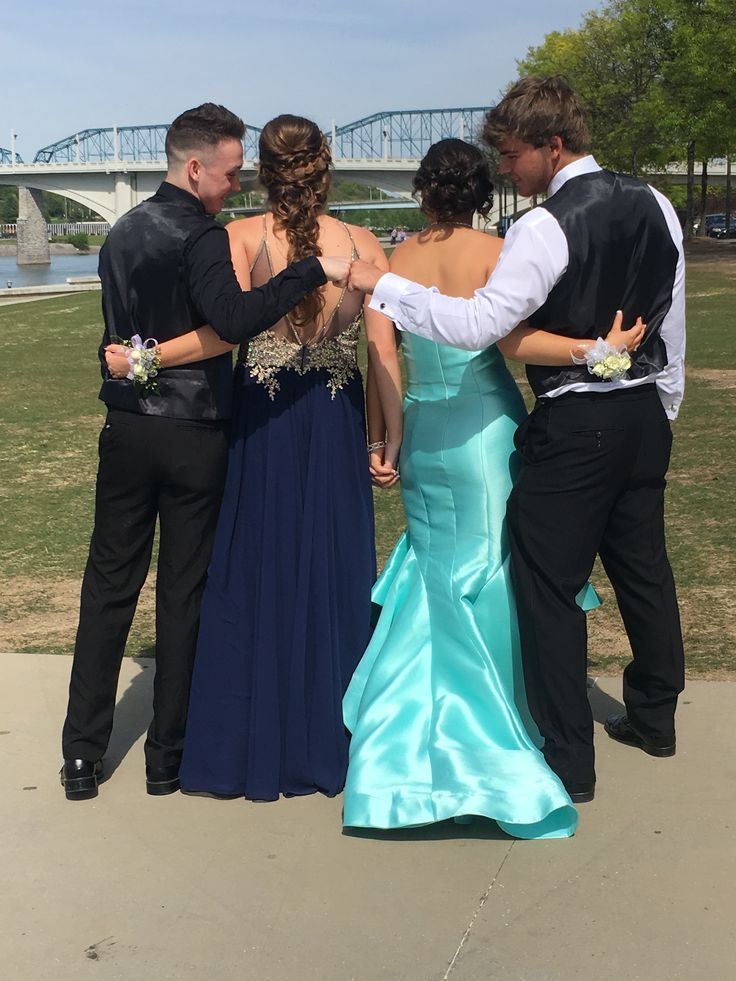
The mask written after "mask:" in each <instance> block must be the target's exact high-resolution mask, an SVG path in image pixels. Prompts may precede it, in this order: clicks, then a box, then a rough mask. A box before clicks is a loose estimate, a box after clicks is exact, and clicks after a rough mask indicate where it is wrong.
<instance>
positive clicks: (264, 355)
mask: <svg viewBox="0 0 736 981" xmlns="http://www.w3.org/2000/svg"><path fill="white" fill-rule="evenodd" d="M361 317H362V313H360V314H358V316H357V317H356V318H355V320H354V321H353V322H352V323H351V324H350V326H349V327H346V328H345V330H343V331H342V332H341V333H339V334H337V335H336V336H335V337H329V338H327V339H326V340H323V341H320V342H319V343H318V344H306V345H301V344H297V343H296V342H294V341H291V340H289V339H288V338H285V337H281V336H280V335H279V334H274V333H273V331H270V330H265V331H264V332H263V333H262V334H259V335H258V336H257V337H254V338H253V340H252V341H250V342H249V343H248V346H247V348H245V345H244V346H243V347H242V348H241V349H240V355H239V360H240V362H241V363H242V364H244V365H245V366H246V368H248V369H249V371H250V375H251V377H252V378H254V379H255V380H256V381H257V382H259V383H260V384H261V385H263V386H264V388H265V389H266V391H267V392H268V395H269V398H270V399H271V400H272V401H273V399H274V398H275V397H276V392H278V391H279V389H280V387H281V386H280V384H279V380H278V378H277V377H276V375H277V374H278V372H279V371H281V370H282V368H288V369H289V370H290V371H296V372H297V374H299V375H305V374H306V373H307V372H308V371H315V370H317V369H320V368H324V369H325V370H326V371H327V372H328V376H329V377H328V380H327V388H329V390H330V394H331V397H332V398H333V399H334V398H335V395H336V394H337V392H338V390H339V389H341V388H344V387H345V385H347V383H348V382H349V381H350V380H351V379H352V378H353V377H354V376H355V375H356V373H357V371H358V359H357V348H358V337H359V335H360V321H361ZM244 348H245V349H244Z"/></svg>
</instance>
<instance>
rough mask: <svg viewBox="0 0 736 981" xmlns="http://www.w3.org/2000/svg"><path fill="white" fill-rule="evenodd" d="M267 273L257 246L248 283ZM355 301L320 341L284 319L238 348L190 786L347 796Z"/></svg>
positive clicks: (364, 609)
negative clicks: (305, 339)
mask: <svg viewBox="0 0 736 981" xmlns="http://www.w3.org/2000/svg"><path fill="white" fill-rule="evenodd" d="M264 246H265V242H264ZM270 265H271V263H270V255H269V253H268V248H267V246H266V247H264V248H262V250H261V252H259V256H258V258H257V259H256V261H255V263H254V265H253V269H252V275H253V281H254V283H256V285H257V283H258V282H259V281H263V280H265V279H266V278H267V277H268V275H270ZM361 299H362V298H361V297H360V295H359V294H350V293H348V294H345V295H344V296H343V302H341V303H340V304H339V305H338V307H337V309H336V311H335V314H334V316H332V317H331V319H330V321H329V322H328V325H327V329H326V330H322V332H321V333H320V335H319V337H318V338H317V342H316V343H313V344H309V345H307V346H306V347H304V346H302V345H300V344H299V343H297V341H296V338H295V336H291V334H293V328H292V325H291V324H290V323H289V322H288V320H285V321H282V322H281V323H280V324H279V325H276V327H275V328H273V329H272V330H270V331H266V332H265V333H264V334H262V335H260V336H259V337H258V338H256V339H255V341H253V342H251V344H250V345H249V348H248V350H247V352H241V359H242V360H241V363H240V364H239V365H238V367H237V368H236V371H235V409H234V416H233V422H232V426H233V429H232V437H231V448H230V459H229V469H228V477H227V483H226V489H225V495H224V499H223V504H222V509H221V512H220V520H219V525H218V529H217V536H216V540H215V546H214V552H213V557H212V562H211V565H210V570H209V576H208V583H207V588H206V591H205V595H204V600H203V604H202V612H201V624H200V633H199V642H198V646H197V657H196V661H195V668H194V676H193V681H192V689H191V697H190V706H189V717H188V723H187V731H186V739H185V746H184V756H183V760H182V766H181V770H180V779H181V784H182V787H183V788H184V789H185V790H190V791H200V792H210V793H214V794H223V795H243V796H245V797H248V798H250V799H254V800H275V799H276V798H278V797H279V795H280V794H284V795H292V794H309V793H314V792H316V791H320V792H322V793H324V794H328V795H334V794H337V793H339V792H340V791H341V790H342V787H343V784H344V781H345V772H346V768H347V757H348V735H347V732H346V730H345V728H344V724H343V718H342V698H343V695H344V693H345V690H346V688H347V685H348V683H349V682H350V678H351V676H352V673H353V670H354V669H355V666H356V665H357V663H358V661H359V660H360V657H361V655H362V654H363V651H364V650H365V648H366V646H367V643H368V639H369V635H370V591H371V586H372V583H373V581H374V578H375V552H374V539H373V503H372V495H371V486H370V477H369V473H368V463H367V455H366V437H365V423H364V403H363V386H362V381H361V377H360V374H359V371H358V368H357V363H356V347H357V339H358V333H359V317H360V304H361ZM290 332H291V334H290Z"/></svg>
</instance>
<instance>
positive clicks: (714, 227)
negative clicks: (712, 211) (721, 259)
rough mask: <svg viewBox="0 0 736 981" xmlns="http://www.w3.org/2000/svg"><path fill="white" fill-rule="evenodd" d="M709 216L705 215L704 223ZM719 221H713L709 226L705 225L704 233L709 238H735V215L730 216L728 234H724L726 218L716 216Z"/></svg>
mask: <svg viewBox="0 0 736 981" xmlns="http://www.w3.org/2000/svg"><path fill="white" fill-rule="evenodd" d="M708 217H709V216H708V215H706V221H707V218H708ZM715 217H716V218H719V219H720V221H713V222H711V223H710V224H706V233H707V234H708V235H709V236H710V238H736V215H732V216H731V220H730V222H729V227H728V232H726V216H725V215H716V216H715Z"/></svg>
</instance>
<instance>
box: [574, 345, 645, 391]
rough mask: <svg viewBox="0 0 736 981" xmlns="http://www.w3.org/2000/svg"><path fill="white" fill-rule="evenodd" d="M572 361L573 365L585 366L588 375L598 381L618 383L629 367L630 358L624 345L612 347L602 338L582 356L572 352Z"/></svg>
mask: <svg viewBox="0 0 736 981" xmlns="http://www.w3.org/2000/svg"><path fill="white" fill-rule="evenodd" d="M572 360H573V362H574V363H575V364H585V365H587V366H588V371H589V372H590V374H591V375H593V376H594V377H595V378H596V379H597V380H598V381H620V380H621V379H622V378H623V377H624V376H625V375H626V372H627V371H628V370H629V368H630V367H631V357H630V355H629V352H628V351H627V350H626V345H625V344H621V345H619V347H614V345H613V344H608V343H607V342H606V341H604V340H603V338H602V337H599V338H598V340H597V341H596V342H595V344H594V345H593V347H591V348H589V349H588V350H587V351H585V353H584V354H582V355H576V354H575V352H574V351H573V352H572Z"/></svg>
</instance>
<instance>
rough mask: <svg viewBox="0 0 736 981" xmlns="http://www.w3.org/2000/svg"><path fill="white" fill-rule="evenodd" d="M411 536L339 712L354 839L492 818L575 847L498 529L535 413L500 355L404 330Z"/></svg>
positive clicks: (398, 550) (384, 585)
mask: <svg viewBox="0 0 736 981" xmlns="http://www.w3.org/2000/svg"><path fill="white" fill-rule="evenodd" d="M402 340H403V344H404V357H405V362H406V368H407V375H408V392H407V397H406V402H405V435H404V444H403V449H402V455H401V487H402V496H403V501H404V507H405V510H406V515H407V522H408V527H407V531H406V532H405V533H404V535H403V536H402V537H401V538H400V540H399V541H398V543H397V545H396V547H395V549H394V551H393V553H392V555H391V557H390V559H389V561H388V563H387V565H386V567H385V569H384V571H383V574H382V575H381V577H380V579H379V580H378V582H377V583H376V586H375V588H374V591H373V600H374V602H375V603H377V604H379V605H381V606H382V612H381V616H380V618H379V620H378V624H377V626H376V630H375V632H374V634H373V637H372V640H371V643H370V645H369V647H368V649H367V651H366V653H365V655H364V657H363V659H362V660H361V662H360V664H359V665H358V668H357V670H356V672H355V674H354V675H353V678H352V681H351V683H350V685H349V687H348V690H347V693H346V695H345V699H344V702H343V709H344V718H345V724H346V726H347V728H348V729H349V730H350V731H351V732H352V740H351V745H350V763H349V767H348V776H347V783H346V786H345V799H344V824H345V825H346V826H349V827H368V828H399V827H407V826H416V825H424V824H431V823H434V822H437V821H443V820H446V819H449V818H456V819H460V820H462V819H463V818H465V817H467V816H469V815H483V816H485V817H488V818H492V819H494V820H495V821H497V822H498V824H499V825H500V827H501V828H502V829H503V830H504V831H505V832H507V833H508V834H511V835H514V836H515V837H519V838H548V837H549V838H553V837H568V836H570V835H572V834H573V833H574V831H575V828H576V825H577V812H576V811H575V808H574V807H573V806H572V803H571V801H570V798H569V796H568V794H567V793H566V791H565V789H564V787H563V786H562V784H561V782H560V780H559V779H558V778H557V776H556V775H555V774H554V773H553V772H552V771H551V770H550V769H549V768H548V767H547V764H546V763H545V761H544V757H543V756H542V754H541V752H540V751H539V749H538V744H539V742H540V740H539V734H538V732H537V730H536V727H535V725H534V723H533V722H532V720H531V717H530V716H529V712H528V708H527V706H526V700H525V697H524V689H523V679H522V673H521V664H520V653H519V638H518V626H517V621H516V610H515V606H514V598H513V593H512V590H511V583H510V572H509V558H508V546H507V542H506V535H505V528H504V514H505V509H506V499H507V497H508V495H509V492H510V490H511V486H512V481H513V478H514V474H515V470H516V461H515V458H514V451H513V442H512V440H513V434H514V431H515V429H516V427H517V425H518V424H519V423H520V422H521V421H522V420H523V419H524V418H525V415H526V412H525V408H524V403H523V401H522V398H521V395H520V394H519V391H518V389H517V387H516V384H515V383H514V381H513V379H512V377H511V375H510V373H509V371H508V369H507V368H506V365H505V363H504V361H503V359H502V357H501V356H500V354H499V353H498V352H497V351H496V349H495V347H493V348H489V349H488V350H485V351H482V352H480V353H478V354H474V353H470V352H466V351H460V350H458V349H456V348H450V347H445V346H439V345H436V344H434V343H432V342H431V341H428V340H425V339H422V338H419V337H415V336H413V335H410V334H404V336H403V339H402Z"/></svg>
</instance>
